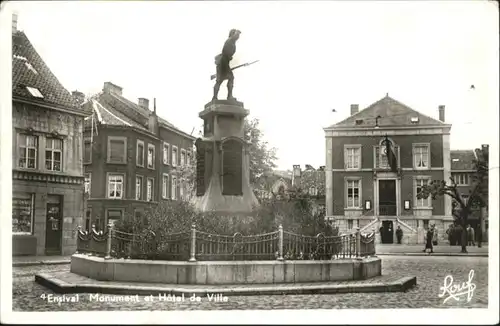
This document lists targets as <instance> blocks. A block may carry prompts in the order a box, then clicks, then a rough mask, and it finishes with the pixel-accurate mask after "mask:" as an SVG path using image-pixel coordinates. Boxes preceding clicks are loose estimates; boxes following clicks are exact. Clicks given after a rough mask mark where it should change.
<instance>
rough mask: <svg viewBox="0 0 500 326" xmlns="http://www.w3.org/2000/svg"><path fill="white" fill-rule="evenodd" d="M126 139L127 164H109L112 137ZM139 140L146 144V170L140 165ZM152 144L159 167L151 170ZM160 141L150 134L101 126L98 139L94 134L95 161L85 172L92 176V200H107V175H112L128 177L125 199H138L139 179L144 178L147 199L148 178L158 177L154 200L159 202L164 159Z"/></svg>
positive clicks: (88, 134) (126, 178)
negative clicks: (161, 163) (136, 191)
mask: <svg viewBox="0 0 500 326" xmlns="http://www.w3.org/2000/svg"><path fill="white" fill-rule="evenodd" d="M110 136H112V137H125V138H126V141H127V146H126V147H127V154H126V156H127V161H126V163H107V154H108V152H107V151H108V137H110ZM89 138H90V131H86V132H85V139H86V140H88V139H89ZM137 140H142V141H144V167H140V166H137V164H136V155H137ZM148 144H153V145H155V168H154V169H149V168H147V148H148ZM159 150H160V146H159V140H156V139H154V138H152V137H150V136H148V135H145V134H143V133H139V132H137V131H135V130H133V129H131V128H120V127H112V126H106V127H100V128H99V131H98V136H96V135H95V133H94V145H93V146H92V162H91V163H90V164H85V173H91V193H90V198H91V199H104V198H107V192H106V191H107V190H106V189H107V182H108V181H107V175H108V174H109V173H123V174H125V179H124V180H125V185H124V190H125V192H124V199H133V200H135V177H136V175H139V176H142V177H143V180H144V181H143V194H144V200H145V198H146V197H145V194H146V178H148V177H149V178H154V185H155V191H154V192H153V199H154V201H158V191H159V189H160V188H159V182H158V181H159V179H158V178H159V170H161V168H160V159H161V158H160V156H161V152H159Z"/></svg>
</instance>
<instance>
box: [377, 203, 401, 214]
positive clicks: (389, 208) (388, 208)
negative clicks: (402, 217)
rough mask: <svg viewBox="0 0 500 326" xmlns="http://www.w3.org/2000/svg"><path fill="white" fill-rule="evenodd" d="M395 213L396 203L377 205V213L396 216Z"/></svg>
mask: <svg viewBox="0 0 500 326" xmlns="http://www.w3.org/2000/svg"><path fill="white" fill-rule="evenodd" d="M396 213H397V209H396V204H384V205H379V207H378V215H381V216H396Z"/></svg>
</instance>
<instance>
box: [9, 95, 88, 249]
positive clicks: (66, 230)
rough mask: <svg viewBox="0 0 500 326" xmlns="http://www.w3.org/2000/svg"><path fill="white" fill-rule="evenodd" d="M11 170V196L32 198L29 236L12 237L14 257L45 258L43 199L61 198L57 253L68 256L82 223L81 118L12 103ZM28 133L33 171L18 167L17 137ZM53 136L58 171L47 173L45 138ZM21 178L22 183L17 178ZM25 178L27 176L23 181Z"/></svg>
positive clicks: (18, 235)
mask: <svg viewBox="0 0 500 326" xmlns="http://www.w3.org/2000/svg"><path fill="white" fill-rule="evenodd" d="M12 126H13V128H12V146H13V148H12V150H13V151H12V154H13V155H12V167H13V170H14V171H19V174H18V173H13V189H12V190H13V192H22V193H31V194H34V195H35V203H34V217H33V221H32V223H33V234H31V235H20V234H13V235H12V245H13V248H12V249H13V254H14V255H45V254H46V253H45V240H46V239H45V237H46V235H45V231H46V216H47V197H48V196H49V195H58V196H61V197H60V198H61V204H62V211H61V213H62V224H61V226H62V233H61V240H60V241H61V253H60V254H62V255H70V254H72V253H74V252H75V250H76V237H75V230H76V226H77V225H78V224H80V223H81V220H82V219H83V213H84V207H83V190H84V189H83V167H82V158H83V137H82V129H83V117H80V116H75V115H73V114H69V113H64V112H59V111H55V110H51V109H45V108H41V107H38V106H35V105H29V104H21V103H17V102H13V108H12ZM28 129H32V134H33V135H35V136H38V147H37V168H36V169H26V168H21V167H19V165H18V163H19V150H18V149H19V144H18V137H17V135H18V133H20V132H21V133H24V132H26V131H28ZM54 131H55V132H57V133H58V135H59V136H60V137H61V138H62V140H63V150H62V163H61V166H62V169H61V171H50V170H47V169H46V166H45V144H46V141H45V140H46V138H47V137H52V133H53V132H54ZM21 174H22V175H24V177H23V178H24V179H18V178H20V177H19V175H21ZM26 176H29V177H28V179H29V180H26V178H27V177H26Z"/></svg>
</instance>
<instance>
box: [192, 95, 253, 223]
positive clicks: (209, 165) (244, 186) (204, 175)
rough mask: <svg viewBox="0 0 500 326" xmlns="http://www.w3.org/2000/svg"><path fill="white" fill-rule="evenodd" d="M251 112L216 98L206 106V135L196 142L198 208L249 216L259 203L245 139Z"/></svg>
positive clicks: (239, 103) (204, 113) (204, 111)
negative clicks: (251, 176) (253, 185)
mask: <svg viewBox="0 0 500 326" xmlns="http://www.w3.org/2000/svg"><path fill="white" fill-rule="evenodd" d="M248 114H249V111H248V110H245V108H244V106H243V103H242V102H239V101H237V100H216V101H212V102H209V103H207V104H206V105H205V109H204V110H203V111H201V112H200V114H199V117H200V118H201V119H203V121H204V133H203V137H202V138H198V139H197V141H196V155H197V157H196V158H197V167H196V179H197V184H196V196H195V197H194V198H193V203H194V204H195V207H196V208H197V209H198V210H200V211H202V212H207V211H215V212H217V213H220V214H221V215H228V216H236V215H248V214H249V213H251V212H252V210H253V208H254V207H256V206H258V205H259V202H258V200H257V198H256V197H255V194H254V193H253V191H252V188H251V186H250V171H249V164H250V158H249V154H248V144H247V143H246V142H245V140H244V123H245V117H246V116H248Z"/></svg>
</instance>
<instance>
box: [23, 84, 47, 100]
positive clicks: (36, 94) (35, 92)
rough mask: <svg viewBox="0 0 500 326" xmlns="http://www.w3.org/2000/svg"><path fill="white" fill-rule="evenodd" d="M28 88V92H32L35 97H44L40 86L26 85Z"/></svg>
mask: <svg viewBox="0 0 500 326" xmlns="http://www.w3.org/2000/svg"><path fill="white" fill-rule="evenodd" d="M26 89H27V90H28V92H30V94H31V95H32V96H33V97H39V98H43V95H42V93H40V91H39V90H38V88H35V87H29V86H26Z"/></svg>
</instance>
